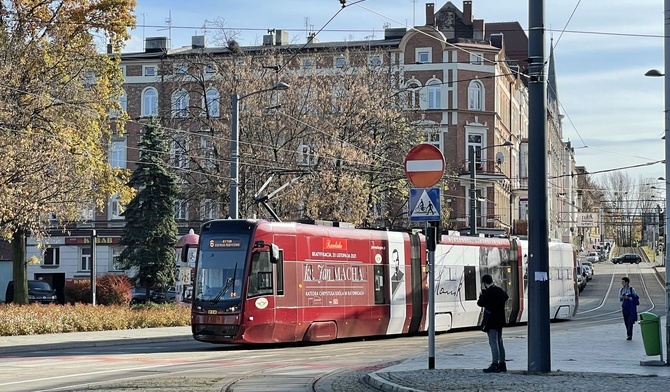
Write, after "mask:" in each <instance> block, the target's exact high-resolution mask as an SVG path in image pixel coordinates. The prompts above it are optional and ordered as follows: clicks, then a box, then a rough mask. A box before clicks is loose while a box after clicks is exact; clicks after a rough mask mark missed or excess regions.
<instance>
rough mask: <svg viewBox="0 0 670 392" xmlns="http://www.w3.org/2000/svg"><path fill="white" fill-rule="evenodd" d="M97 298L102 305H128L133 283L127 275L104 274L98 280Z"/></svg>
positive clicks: (96, 286)
mask: <svg viewBox="0 0 670 392" xmlns="http://www.w3.org/2000/svg"><path fill="white" fill-rule="evenodd" d="M95 288H96V299H97V302H98V303H99V304H100V305H128V304H129V303H130V300H131V299H132V293H131V289H132V283H131V282H130V279H129V278H128V277H127V276H125V275H112V274H109V275H104V276H102V277H100V278H99V279H97V281H96V285H95Z"/></svg>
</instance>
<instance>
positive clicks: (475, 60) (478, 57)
mask: <svg viewBox="0 0 670 392" xmlns="http://www.w3.org/2000/svg"><path fill="white" fill-rule="evenodd" d="M483 63H484V54H483V53H470V64H475V65H482V64H483Z"/></svg>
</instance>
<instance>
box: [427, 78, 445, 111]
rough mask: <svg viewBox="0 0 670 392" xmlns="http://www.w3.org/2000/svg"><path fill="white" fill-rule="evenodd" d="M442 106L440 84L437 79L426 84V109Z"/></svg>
mask: <svg viewBox="0 0 670 392" xmlns="http://www.w3.org/2000/svg"><path fill="white" fill-rule="evenodd" d="M440 108H442V84H441V83H440V82H437V81H433V82H430V83H429V84H428V109H440Z"/></svg>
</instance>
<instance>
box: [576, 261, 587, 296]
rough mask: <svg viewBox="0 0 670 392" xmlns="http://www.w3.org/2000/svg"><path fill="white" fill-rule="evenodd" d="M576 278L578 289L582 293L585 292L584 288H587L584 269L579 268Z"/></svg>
mask: <svg viewBox="0 0 670 392" xmlns="http://www.w3.org/2000/svg"><path fill="white" fill-rule="evenodd" d="M576 277H577V288H578V289H579V292H580V293H581V292H582V291H584V287H586V278H585V277H584V275H583V273H582V269H581V268H580V267H577V274H576Z"/></svg>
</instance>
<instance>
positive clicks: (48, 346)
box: [0, 335, 195, 354]
mask: <svg viewBox="0 0 670 392" xmlns="http://www.w3.org/2000/svg"><path fill="white" fill-rule="evenodd" d="M35 336H39V335H35ZM183 341H195V339H193V336H192V335H178V336H163V337H147V338H125V339H116V340H114V339H110V340H98V341H93V340H91V341H81V340H78V341H71V342H57V343H42V344H40V343H36V344H28V345H16V346H8V347H0V354H10V353H16V352H34V351H46V350H53V349H58V350H62V349H69V348H86V347H109V346H124V345H131V344H140V343H170V342H183Z"/></svg>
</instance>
